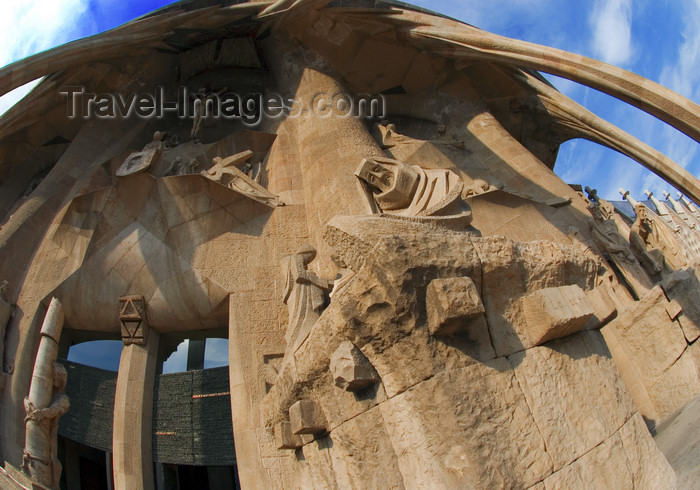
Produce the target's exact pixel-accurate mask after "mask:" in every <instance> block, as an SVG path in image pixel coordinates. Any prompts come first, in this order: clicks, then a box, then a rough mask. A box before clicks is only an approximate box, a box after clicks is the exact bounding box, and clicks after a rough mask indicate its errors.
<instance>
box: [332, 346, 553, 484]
mask: <svg viewBox="0 0 700 490" xmlns="http://www.w3.org/2000/svg"><path fill="white" fill-rule="evenodd" d="M465 386H468V387H469V395H468V396H466V397H465V391H464V387H465ZM379 407H380V412H381V414H382V417H383V418H384V423H385V427H386V431H387V434H388V435H389V438H390V439H391V446H392V447H393V449H394V451H395V454H396V456H397V458H398V466H399V468H400V470H401V473H402V476H403V479H404V482H407V483H408V482H410V483H409V484H408V486H409V487H411V488H513V487H521V488H529V487H530V486H532V485H534V484H536V483H537V482H539V481H541V480H542V479H544V478H545V477H547V476H548V475H549V474H550V473H551V472H552V461H551V458H550V457H549V455H548V454H547V451H546V450H545V442H544V440H543V439H542V436H541V434H540V431H539V429H538V425H537V424H536V421H535V420H534V419H533V417H532V414H531V413H530V410H529V408H528V404H527V401H526V399H525V397H524V396H523V393H522V391H521V389H520V383H519V382H518V380H517V379H516V378H515V376H514V375H513V371H512V370H511V369H510V365H509V363H508V362H507V360H506V359H503V358H498V359H494V360H492V361H489V362H487V363H475V364H472V365H470V366H468V367H466V368H463V369H456V370H452V371H449V372H442V373H439V374H437V375H435V376H434V377H432V378H430V379H428V380H426V381H423V382H422V383H418V384H417V385H415V386H414V387H412V388H411V389H409V390H407V391H405V392H404V393H401V394H400V395H397V396H395V397H393V398H391V399H390V400H388V401H386V402H384V403H382V404H381V405H380V406H379ZM334 433H335V432H334Z"/></svg>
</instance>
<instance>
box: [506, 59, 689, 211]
mask: <svg viewBox="0 0 700 490" xmlns="http://www.w3.org/2000/svg"><path fill="white" fill-rule="evenodd" d="M510 73H511V74H513V75H514V76H516V77H517V78H518V79H520V80H521V81H522V82H523V83H526V84H527V85H529V86H530V87H531V88H533V89H535V90H536V91H537V93H538V95H539V100H540V101H541V102H542V106H539V110H540V111H542V112H546V113H547V114H548V115H550V116H552V117H554V118H555V119H556V120H557V122H558V123H559V124H560V125H562V126H563V127H564V128H565V129H566V132H567V133H569V134H570V135H571V137H579V138H584V139H587V140H590V141H593V142H594V143H598V144H600V145H603V146H605V147H608V148H610V149H613V150H615V151H618V152H620V153H622V154H623V155H626V156H628V157H629V158H631V159H632V160H635V161H636V162H638V163H640V164H641V165H642V166H644V167H645V168H647V169H648V170H650V171H652V172H654V173H655V174H656V175H658V176H659V177H661V178H662V179H664V180H665V181H667V182H668V183H669V184H671V185H672V186H674V187H676V188H677V189H679V190H681V191H683V192H685V193H686V194H688V195H689V196H690V197H691V198H692V199H693V200H694V201H695V202H700V181H698V179H697V178H695V176H693V174H691V173H690V172H688V171H687V170H685V169H684V168H683V167H681V166H680V165H678V164H677V163H676V162H674V161H673V160H671V159H670V158H668V157H667V156H666V155H664V154H662V153H661V152H659V151H657V150H655V149H654V148H652V147H651V146H649V145H647V144H646V143H643V142H642V141H640V140H638V139H637V138H635V137H634V136H632V135H630V134H629V133H627V132H625V131H623V130H621V129H620V128H618V127H617V126H615V125H614V124H611V123H609V122H607V121H606V120H604V119H602V118H600V117H598V116H596V115H595V114H593V113H592V112H590V111H588V110H587V109H585V108H584V107H583V106H581V105H579V104H577V103H576V102H574V101H573V100H571V99H569V98H568V97H566V96H565V95H563V94H561V93H560V92H558V91H557V90H555V89H554V88H552V87H551V86H549V85H547V84H546V83H544V82H542V81H541V80H539V79H537V78H535V77H534V76H532V75H529V74H527V73H525V72H522V71H516V70H511V71H510ZM699 109H700V108H699Z"/></svg>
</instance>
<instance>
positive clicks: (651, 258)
mask: <svg viewBox="0 0 700 490" xmlns="http://www.w3.org/2000/svg"><path fill="white" fill-rule="evenodd" d="M634 212H635V213H636V214H637V219H636V221H635V222H634V224H633V225H632V228H631V229H630V245H631V246H632V250H633V251H634V254H635V255H636V256H637V259H638V260H639V262H641V264H642V265H643V266H644V267H645V268H646V269H647V271H649V273H650V274H652V275H653V274H658V273H660V272H663V270H664V261H665V262H666V263H668V265H669V266H670V267H671V268H673V269H680V268H682V267H683V266H684V265H685V264H686V261H685V257H684V256H683V252H682V251H681V250H680V248H679V247H678V244H677V243H676V241H675V240H674V238H673V236H672V235H671V232H670V230H667V229H665V228H664V227H663V226H659V224H658V223H657V222H656V220H654V219H653V218H652V217H651V216H650V215H649V212H648V211H647V208H646V207H645V206H644V205H642V204H639V205H637V207H635V208H634ZM670 235H671V236H670Z"/></svg>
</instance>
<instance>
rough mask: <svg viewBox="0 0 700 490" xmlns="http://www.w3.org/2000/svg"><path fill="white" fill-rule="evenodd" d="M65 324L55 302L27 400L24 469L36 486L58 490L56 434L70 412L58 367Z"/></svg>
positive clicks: (48, 314) (62, 373)
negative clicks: (59, 424)
mask: <svg viewBox="0 0 700 490" xmlns="http://www.w3.org/2000/svg"><path fill="white" fill-rule="evenodd" d="M63 320H64V314H63V306H62V305H61V302H60V301H59V300H58V299H57V298H53V299H52V300H51V303H50V304H49V308H48V310H47V311H46V316H45V317H44V323H43V324H42V326H41V341H40V342H39V350H38V351H37V353H36V362H35V363H34V373H33V374H32V383H31V385H30V386H29V396H27V397H26V398H25V399H24V408H25V410H26V413H27V416H26V418H25V424H26V439H25V445H24V456H23V458H22V459H23V461H22V467H23V469H24V471H25V472H26V473H27V475H29V477H30V478H31V479H32V482H34V483H37V484H39V485H40V486H41V487H45V488H58V482H59V478H60V476H61V465H60V463H59V462H58V458H57V454H56V444H57V441H56V438H57V432H56V431H57V428H58V419H59V418H60V417H61V415H63V414H64V413H66V411H67V410H68V398H67V397H66V396H65V395H64V394H63V391H64V389H65V385H66V371H65V369H64V368H63V367H62V366H60V365H58V364H56V357H57V355H58V342H59V340H60V338H61V331H62V330H63Z"/></svg>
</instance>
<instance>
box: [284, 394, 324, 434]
mask: <svg viewBox="0 0 700 490" xmlns="http://www.w3.org/2000/svg"><path fill="white" fill-rule="evenodd" d="M289 419H290V421H291V426H292V432H293V433H294V434H319V433H322V432H324V431H326V429H327V422H326V416H325V415H324V414H323V411H322V410H321V407H319V405H318V403H316V402H314V401H312V400H299V401H298V402H296V403H295V404H294V405H292V406H291V407H289Z"/></svg>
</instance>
